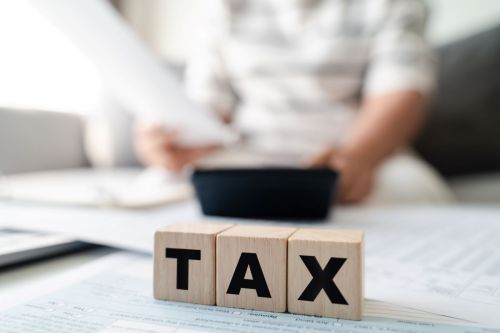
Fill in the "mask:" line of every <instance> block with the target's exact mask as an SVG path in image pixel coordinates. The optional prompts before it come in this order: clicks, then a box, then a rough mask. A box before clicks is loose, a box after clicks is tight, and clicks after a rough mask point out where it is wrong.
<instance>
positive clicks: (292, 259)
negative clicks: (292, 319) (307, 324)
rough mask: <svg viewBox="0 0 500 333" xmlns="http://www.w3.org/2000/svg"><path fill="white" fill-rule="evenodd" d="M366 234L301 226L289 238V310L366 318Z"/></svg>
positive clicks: (345, 317)
mask: <svg viewBox="0 0 500 333" xmlns="http://www.w3.org/2000/svg"><path fill="white" fill-rule="evenodd" d="M363 297H364V296H363V233H362V232H361V231H356V230H338V229H336V230H334V229H326V230H325V229H322V230H319V229H299V230H297V231H296V232H295V233H294V234H293V235H292V236H291V237H290V238H289V239H288V311H289V312H291V313H298V314H308V315H319V316H326V317H335V318H341V319H352V320H361V319H362V317H363V301H364V300H363Z"/></svg>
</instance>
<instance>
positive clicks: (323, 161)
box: [306, 148, 335, 168]
mask: <svg viewBox="0 0 500 333" xmlns="http://www.w3.org/2000/svg"><path fill="white" fill-rule="evenodd" d="M334 153H335V150H334V149H331V148H329V149H325V150H323V151H321V152H319V153H318V154H316V155H313V156H312V157H311V158H310V159H308V160H307V161H306V166H307V167H308V168H317V167H324V166H327V165H328V164H329V162H330V159H331V157H332V155H333V154H334Z"/></svg>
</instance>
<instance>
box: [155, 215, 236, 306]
mask: <svg viewBox="0 0 500 333" xmlns="http://www.w3.org/2000/svg"><path fill="white" fill-rule="evenodd" d="M231 226H232V225H231V224H224V223H198V224H179V225H171V226H168V227H165V228H163V229H160V230H158V231H156V233H155V244H154V259H153V261H154V268H153V269H154V274H153V276H154V278H153V279H154V285H153V293H154V297H155V298H156V299H161V300H169V301H181V302H189V303H197V304H207V305H214V304H215V242H216V237H217V234H218V233H220V232H222V231H224V230H226V229H228V228H230V227H231Z"/></svg>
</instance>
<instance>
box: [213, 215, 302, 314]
mask: <svg viewBox="0 0 500 333" xmlns="http://www.w3.org/2000/svg"><path fill="white" fill-rule="evenodd" d="M295 230H296V229H295V228H288V227H274V226H250V225H239V226H235V227H233V228H231V229H228V230H226V231H224V232H222V233H220V234H219V235H218V236H217V305H219V306H227V307H237V308H246V309H255V310H262V311H274V312H285V311H286V264H287V262H286V257H287V240H288V237H290V235H291V234H292V233H293V232H294V231H295Z"/></svg>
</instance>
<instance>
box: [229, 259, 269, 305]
mask: <svg viewBox="0 0 500 333" xmlns="http://www.w3.org/2000/svg"><path fill="white" fill-rule="evenodd" d="M248 268H250V273H252V280H248V279H245V274H246V272H247V269H248ZM241 288H245V289H255V290H256V291H257V296H259V297H266V298H271V293H270V292H269V288H268V287H267V283H266V279H265V278H264V273H263V272H262V268H261V267H260V263H259V259H258V258H257V254H256V253H247V252H243V253H242V254H241V256H240V260H239V261H238V264H237V265H236V269H235V270H234V274H233V277H232V278H231V282H230V283H229V287H228V288H227V293H228V294H233V295H239V294H240V291H241Z"/></svg>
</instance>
